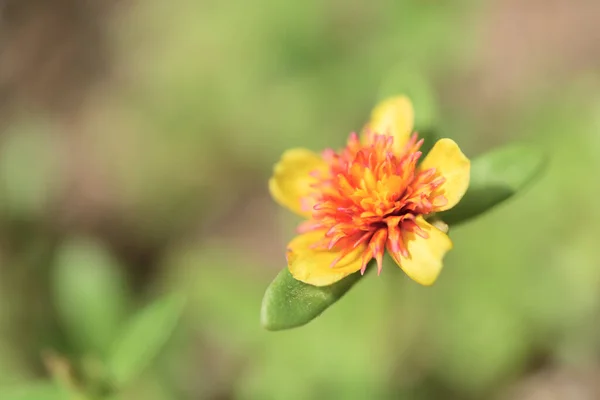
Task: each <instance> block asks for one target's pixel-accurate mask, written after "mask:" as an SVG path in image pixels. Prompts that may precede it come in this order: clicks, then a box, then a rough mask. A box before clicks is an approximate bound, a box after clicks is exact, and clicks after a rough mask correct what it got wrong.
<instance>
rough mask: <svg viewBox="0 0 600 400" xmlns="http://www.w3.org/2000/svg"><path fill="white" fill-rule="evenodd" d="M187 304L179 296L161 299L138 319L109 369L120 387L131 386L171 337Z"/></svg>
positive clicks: (118, 345) (116, 345)
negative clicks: (128, 384) (130, 383)
mask: <svg viewBox="0 0 600 400" xmlns="http://www.w3.org/2000/svg"><path fill="white" fill-rule="evenodd" d="M184 304H185V300H184V298H183V297H182V296H180V295H170V296H167V297H165V298H162V299H160V300H158V301H156V302H154V303H153V304H151V305H149V306H147V307H146V308H145V309H143V310H142V311H140V312H139V313H138V314H137V315H135V316H134V317H133V318H132V319H131V321H130V322H129V324H128V326H127V327H126V329H125V330H124V331H123V332H122V334H121V336H120V337H119V338H118V339H117V340H116V341H115V343H114V344H113V346H112V350H111V352H110V353H109V357H108V359H107V363H106V368H107V372H108V374H109V376H110V377H111V379H112V382H113V384H115V385H116V386H117V387H122V386H123V385H125V384H127V383H129V382H131V380H132V379H134V378H136V377H137V376H138V375H139V374H140V373H141V372H142V371H143V369H144V368H146V367H147V366H148V365H149V364H150V362H151V361H152V360H153V358H154V357H156V356H157V355H158V353H159V352H160V350H161V349H162V348H163V346H164V345H165V344H166V342H167V340H168V339H169V338H170V337H171V335H172V333H173V331H174V330H175V328H176V326H177V322H178V321H179V318H180V317H181V314H182V312H183V306H184Z"/></svg>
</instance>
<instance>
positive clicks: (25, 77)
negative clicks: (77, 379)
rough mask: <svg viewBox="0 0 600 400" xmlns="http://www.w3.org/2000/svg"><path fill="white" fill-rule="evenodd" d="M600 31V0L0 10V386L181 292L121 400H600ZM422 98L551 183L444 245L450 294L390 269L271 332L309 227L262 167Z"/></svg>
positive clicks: (89, 346) (83, 351)
mask: <svg viewBox="0 0 600 400" xmlns="http://www.w3.org/2000/svg"><path fill="white" fill-rule="evenodd" d="M599 26H600V3H598V2H597V1H594V0H587V1H586V0H562V1H561V0H529V1H519V0H487V1H474V0H458V1H434V0H402V1H391V0H389V1H366V0H309V1H303V2H276V1H269V0H254V1H250V0H247V1H243V0H236V1H209V0H205V1H194V0H182V1H176V2H165V1H158V0H147V1H133V0H121V1H118V0H112V1H106V0H103V1H101V0H88V1H79V0H53V1H47V0H4V1H1V2H0V393H2V389H3V388H9V387H16V386H19V385H28V384H30V383H31V382H36V381H39V380H41V379H45V378H47V377H48V376H49V372H48V369H47V365H46V364H47V363H44V354H47V352H48V351H54V352H57V353H59V354H61V355H63V356H64V357H67V358H68V359H69V360H78V359H81V358H82V357H92V358H94V357H95V358H97V359H102V354H103V352H104V351H105V349H106V346H107V343H109V342H110V341H111V340H112V338H113V337H114V335H115V332H117V331H118V330H119V329H120V328H121V326H122V324H123V321H125V320H126V319H127V318H128V317H129V316H131V315H132V313H134V312H135V311H136V310H138V309H139V307H141V306H144V305H145V304H148V303H149V302H151V301H152V300H154V299H156V298H159V297H160V296H162V295H163V294H164V293H172V292H183V293H186V294H187V295H189V303H188V306H187V307H186V309H185V312H184V314H183V317H182V319H181V321H180V323H179V326H178V328H177V330H176V332H175V334H174V336H173V337H172V338H171V340H169V342H168V344H167V346H166V347H165V348H164V350H163V351H162V352H161V354H160V356H159V357H158V358H157V359H155V360H154V362H153V363H152V364H151V365H150V366H149V367H148V368H147V369H145V371H144V373H143V374H142V376H140V377H139V378H138V379H137V380H135V381H134V382H133V383H132V384H130V385H128V387H127V388H126V390H125V392H123V393H121V396H122V398H123V399H133V400H136V399H140V400H168V399H249V400H250V399H285V400H294V399H321V398H323V399H326V398H330V399H338V398H339V399H406V400H437V399H444V400H445V399H450V400H452V399H456V400H459V399H460V400H462V399H509V400H513V399H514V400H521V399H523V400H534V399H535V400H538V399H543V400H546V399H548V400H552V399H561V400H562V399H569V400H578V399H582V400H583V399H586V400H587V399H599V398H600V384H599V382H600V249H599V246H598V239H599V238H600V206H599V205H598V199H599V197H598V196H599V195H600V190H599V189H600V178H599V177H598V171H599V168H600V157H598V154H599V152H600V74H599V71H600V47H599V43H600V28H599ZM407 86H408V87H411V88H414V89H413V90H415V91H416V92H417V93H420V92H419V90H421V89H423V90H425V88H429V89H430V93H433V94H435V98H429V97H427V96H425V97H426V99H425V100H423V107H422V108H421V109H417V117H418V118H419V117H422V116H423V115H424V114H427V116H428V117H429V116H435V117H436V121H437V127H438V129H439V132H440V133H441V134H442V135H444V136H450V137H453V138H454V139H455V140H457V141H458V142H459V143H460V145H461V147H462V148H463V150H464V151H465V153H466V154H467V155H468V156H471V157H473V156H476V155H478V154H482V153H484V152H486V151H488V150H490V149H492V148H495V147H497V146H501V145H503V144H507V143H512V142H520V143H527V144H530V145H532V146H535V147H537V148H540V149H542V150H543V151H544V152H545V153H546V154H547V155H548V158H549V160H550V162H549V164H548V168H547V170H546V172H545V173H544V175H543V176H542V177H541V179H540V180H539V181H538V182H537V183H536V184H535V185H533V186H531V187H530V188H529V189H528V190H527V191H525V192H524V193H521V194H519V196H517V197H516V198H514V199H512V200H511V201H509V202H507V203H505V204H503V205H501V206H499V207H497V208H496V209H494V210H493V211H491V212H489V213H488V214H486V215H484V216H482V217H480V218H478V219H476V220H474V221H473V222H471V223H469V224H465V225H464V226H460V227H457V228H456V229H453V230H452V232H451V234H452V237H453V239H454V241H455V248H454V250H453V251H452V252H451V253H450V254H449V255H448V256H447V260H446V264H445V269H444V271H443V273H442V275H441V278H440V279H439V281H438V283H437V284H436V285H435V286H433V287H431V288H423V287H420V286H418V285H417V284H415V283H413V282H412V281H410V280H409V279H407V278H406V277H405V276H404V275H403V274H402V273H401V272H400V271H399V270H398V269H397V268H395V267H393V266H391V265H389V266H387V268H386V267H384V271H383V273H382V275H381V277H379V278H377V277H376V276H375V275H373V276H368V277H367V278H368V279H364V280H363V281H362V282H361V283H360V284H358V285H357V286H356V287H355V288H354V289H353V290H351V291H350V292H349V293H348V295H347V296H346V297H344V298H343V300H342V301H340V302H339V303H337V304H336V305H335V306H334V307H332V308H331V309H329V310H328V311H327V312H326V313H325V314H323V316H322V317H320V318H318V319H317V320H315V321H313V322H312V323H310V324H309V325H307V326H305V327H302V328H299V329H296V330H291V331H285V332H275V333H273V332H267V331H265V330H263V329H262V328H261V326H260V323H259V313H260V304H261V299H262V295H263V293H264V290H265V289H266V287H267V286H268V284H269V283H270V281H271V280H272V278H273V277H274V276H275V275H276V273H277V272H278V271H279V270H280V269H281V268H283V267H284V266H285V258H284V249H285V244H286V242H287V241H288V240H289V239H290V238H291V237H292V236H293V234H294V227H295V225H296V223H297V222H298V220H297V219H295V217H293V216H292V215H290V214H289V213H287V212H286V211H285V210H281V209H279V208H278V207H277V206H276V205H275V203H274V202H273V201H272V200H271V199H270V198H269V195H268V192H267V184H266V183H267V180H268V178H269V175H270V172H271V169H272V165H273V164H274V163H275V162H276V161H277V159H278V158H279V156H280V154H281V153H282V151H284V150H285V149H286V148H289V147H297V146H304V147H308V148H311V149H314V150H320V149H322V148H324V147H338V146H340V145H342V144H343V143H344V140H345V138H346V136H347V135H348V133H349V132H351V131H353V130H357V129H360V127H361V126H362V124H363V123H364V122H365V121H366V118H367V116H368V114H369V111H370V109H371V107H372V106H373V105H374V104H375V102H376V101H377V100H378V99H379V98H380V97H381V95H382V93H384V92H385V93H393V92H394V91H395V90H396V89H397V88H403V87H407ZM0 397H1V398H3V397H2V396H1V395H0Z"/></svg>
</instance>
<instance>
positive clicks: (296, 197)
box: [269, 96, 470, 286]
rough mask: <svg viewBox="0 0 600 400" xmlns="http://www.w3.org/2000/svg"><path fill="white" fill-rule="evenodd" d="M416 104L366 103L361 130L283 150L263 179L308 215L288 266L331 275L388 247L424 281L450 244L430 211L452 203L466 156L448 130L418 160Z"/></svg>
mask: <svg viewBox="0 0 600 400" xmlns="http://www.w3.org/2000/svg"><path fill="white" fill-rule="evenodd" d="M413 121H414V110H413V106H412V103H411V102H410V100H409V99H408V98H406V97H404V96H397V97H392V98H388V99H386V100H384V101H382V102H381V103H379V105H377V107H375V109H374V110H373V112H372V114H371V120H370V121H369V122H368V123H367V125H366V126H365V128H364V129H363V131H362V133H361V135H360V137H359V135H357V134H356V133H352V134H351V135H350V138H349V139H348V142H347V145H346V147H345V148H343V149H342V150H340V151H334V150H331V149H328V150H325V151H324V152H323V153H322V154H321V155H319V154H316V153H314V152H312V151H310V150H307V149H302V148H297V149H291V150H288V151H286V152H285V153H284V154H283V156H282V157H281V160H280V161H279V162H278V163H277V164H276V166H275V168H274V175H273V177H272V178H271V179H270V181H269V189H270V192H271V195H272V196H273V198H274V199H275V200H276V201H277V202H278V203H280V204H281V205H283V206H285V207H287V208H289V209H290V210H292V211H294V212H295V213H297V214H299V215H301V216H303V217H305V218H306V221H304V222H303V223H301V224H300V226H299V229H298V231H299V235H298V236H296V237H295V238H294V239H292V241H291V242H290V243H289V244H288V246H287V263H288V268H289V271H290V273H291V274H292V276H293V277H294V278H295V279H297V280H299V281H302V282H305V283H308V284H311V285H314V286H327V285H331V284H333V283H335V282H337V281H339V280H340V279H342V278H344V277H346V276H347V275H349V274H352V273H354V272H357V271H361V273H364V272H365V269H366V268H367V265H368V263H369V261H371V260H372V259H373V258H374V259H375V260H376V261H377V269H378V272H379V273H380V272H381V269H382V262H383V256H384V253H385V251H386V249H387V251H388V253H389V255H390V256H391V258H392V259H393V260H394V261H395V262H396V263H397V264H398V265H399V266H400V268H402V269H403V270H404V272H405V273H406V274H407V275H408V276H409V277H410V278H412V279H413V280H414V281H416V282H418V283H420V284H422V285H431V284H433V283H434V282H435V280H436V279H437V277H438V275H439V273H440V271H441V269H442V260H443V258H444V255H445V254H446V253H447V252H448V251H449V250H450V249H451V248H452V242H451V241H450V238H449V237H448V236H447V234H446V232H447V227H446V226H444V224H443V223H441V224H438V223H433V224H432V223H430V222H429V220H430V219H431V217H432V216H434V215H435V213H437V212H441V211H445V210H448V209H450V208H452V207H454V206H455V205H456V204H458V202H459V201H460V199H461V198H462V197H463V195H464V194H465V192H466V190H467V188H468V186H469V177H470V161H469V159H468V158H467V157H465V155H464V154H463V153H462V151H461V150H460V148H459V147H458V145H457V144H456V143H455V142H454V141H453V140H451V139H440V140H439V141H437V142H436V143H435V145H434V146H433V148H432V149H431V151H430V152H429V153H428V154H427V156H426V157H424V159H423V160H422V161H420V160H421V156H422V153H421V152H420V151H419V149H420V147H421V145H422V143H423V140H418V136H417V134H416V133H412V130H413Z"/></svg>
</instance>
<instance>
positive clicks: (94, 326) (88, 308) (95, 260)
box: [53, 239, 128, 352]
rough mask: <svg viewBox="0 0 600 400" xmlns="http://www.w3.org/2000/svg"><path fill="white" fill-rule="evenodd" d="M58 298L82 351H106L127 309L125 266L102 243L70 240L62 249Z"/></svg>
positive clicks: (57, 271)
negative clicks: (119, 263)
mask: <svg viewBox="0 0 600 400" xmlns="http://www.w3.org/2000/svg"><path fill="white" fill-rule="evenodd" d="M53 284H54V298H55V301H56V306H57V309H58V312H59V313H60V316H61V317H62V319H63V323H64V324H65V325H66V327H67V329H68V333H69V334H70V335H71V337H72V339H73V340H74V341H75V342H76V343H77V344H78V345H79V346H80V350H82V351H98V352H103V351H106V350H107V348H108V346H109V345H110V343H111V342H112V341H113V340H114V338H115V335H116V334H117V332H118V328H119V326H120V325H121V323H122V322H123V317H124V313H125V311H126V309H127V302H128V301H127V300H128V299H127V293H126V283H125V278H124V276H123V274H122V269H121V267H120V266H119V265H118V264H117V262H116V260H114V259H113V258H112V257H111V255H110V254H109V253H108V252H107V251H106V249H105V248H104V247H103V246H102V245H101V244H100V243H96V242H93V241H88V240H85V239H73V240H70V241H67V242H66V243H65V244H64V245H63V246H62V247H61V248H60V249H59V252H58V256H57V261H56V268H55V270H54V282H53Z"/></svg>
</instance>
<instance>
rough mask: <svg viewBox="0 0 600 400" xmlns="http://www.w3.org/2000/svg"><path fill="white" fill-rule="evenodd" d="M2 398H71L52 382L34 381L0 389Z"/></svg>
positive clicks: (47, 399)
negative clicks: (25, 384) (26, 384)
mask: <svg viewBox="0 0 600 400" xmlns="http://www.w3.org/2000/svg"><path fill="white" fill-rule="evenodd" d="M0 398H2V400H71V399H75V398H73V397H71V396H69V395H67V394H66V393H65V392H64V391H63V389H62V388H60V387H59V386H58V385H56V384H55V383H54V382H50V381H48V382H36V383H30V384H29V385H28V386H22V387H18V388H14V389H7V390H0Z"/></svg>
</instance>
